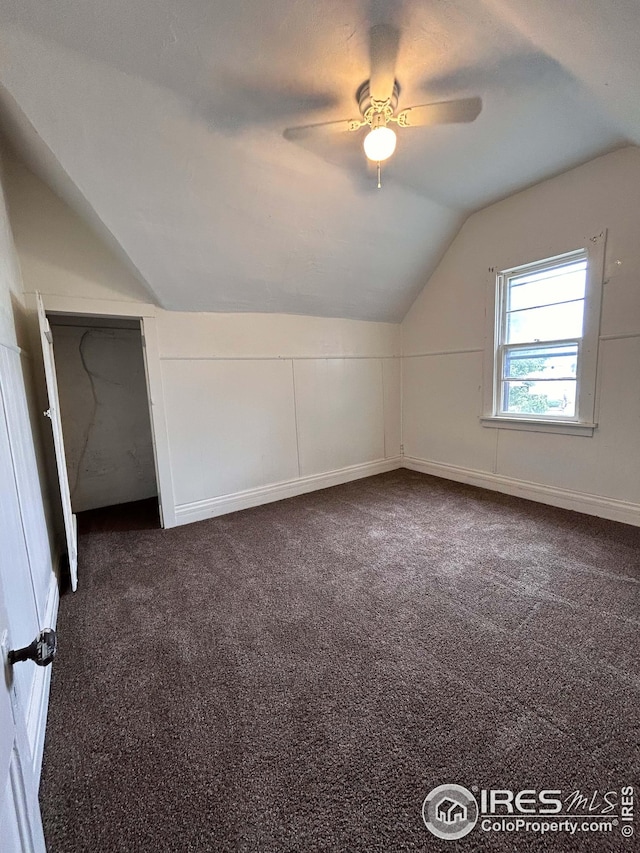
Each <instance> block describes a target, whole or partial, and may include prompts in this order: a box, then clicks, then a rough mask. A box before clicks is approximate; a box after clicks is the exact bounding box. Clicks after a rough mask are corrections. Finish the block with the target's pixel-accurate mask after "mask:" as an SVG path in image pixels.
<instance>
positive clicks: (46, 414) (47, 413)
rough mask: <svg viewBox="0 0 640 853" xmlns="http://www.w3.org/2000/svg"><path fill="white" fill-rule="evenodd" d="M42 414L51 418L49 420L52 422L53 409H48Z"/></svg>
mask: <svg viewBox="0 0 640 853" xmlns="http://www.w3.org/2000/svg"><path fill="white" fill-rule="evenodd" d="M42 414H43V415H44V416H45V418H49V420H51V409H47V411H46V412H43V413H42Z"/></svg>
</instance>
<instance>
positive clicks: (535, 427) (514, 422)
mask: <svg viewBox="0 0 640 853" xmlns="http://www.w3.org/2000/svg"><path fill="white" fill-rule="evenodd" d="M480 423H481V424H482V426H483V427H493V428H498V429H518V430H526V431H527V432H555V433H559V434H560V435H584V436H592V435H593V432H594V430H595V428H596V427H597V426H598V424H590V423H572V422H570V421H561V422H558V421H545V420H542V419H538V418H531V419H528V418H503V417H495V416H494V417H485V418H480Z"/></svg>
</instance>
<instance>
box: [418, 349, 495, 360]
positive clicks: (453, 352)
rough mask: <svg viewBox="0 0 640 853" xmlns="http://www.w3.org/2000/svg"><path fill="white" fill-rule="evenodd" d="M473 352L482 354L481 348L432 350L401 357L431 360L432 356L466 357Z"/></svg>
mask: <svg viewBox="0 0 640 853" xmlns="http://www.w3.org/2000/svg"><path fill="white" fill-rule="evenodd" d="M474 352H476V353H477V352H484V348H483V347H480V348H478V347H469V348H468V349H442V350H433V351H432V352H412V353H407V355H403V356H402V357H403V358H431V357H432V356H434V355H468V354H469V353H474Z"/></svg>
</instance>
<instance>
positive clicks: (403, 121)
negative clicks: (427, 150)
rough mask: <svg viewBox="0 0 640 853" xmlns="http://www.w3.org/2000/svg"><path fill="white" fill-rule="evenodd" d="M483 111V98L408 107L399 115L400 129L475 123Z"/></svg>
mask: <svg viewBox="0 0 640 853" xmlns="http://www.w3.org/2000/svg"><path fill="white" fill-rule="evenodd" d="M481 109H482V98H460V99H459V100H457V101H442V102H441V103H439V104H422V105H421V106H418V107H407V108H406V109H404V110H401V111H400V112H399V113H398V124H399V125H400V127H430V126H432V125H435V124H455V123H457V122H465V121H474V120H475V119H476V118H477V117H478V116H479V115H480V110H481Z"/></svg>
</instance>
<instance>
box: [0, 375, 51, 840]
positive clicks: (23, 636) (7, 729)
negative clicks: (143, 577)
mask: <svg viewBox="0 0 640 853" xmlns="http://www.w3.org/2000/svg"><path fill="white" fill-rule="evenodd" d="M0 537H1V539H2V547H1V548H0V668H2V670H3V672H1V673H0V850H2V853H44V849H45V844H44V836H43V834H42V822H41V818H40V808H39V805H38V781H37V779H36V772H37V771H36V770H35V768H34V763H33V756H32V754H31V750H30V747H29V741H28V735H27V714H26V707H27V703H28V701H29V697H30V695H31V692H32V685H33V669H34V668H35V664H33V663H31V662H30V661H28V662H26V663H20V664H17V665H15V666H13V667H11V666H10V665H9V664H8V663H7V657H8V652H9V649H10V648H11V647H13V648H15V647H16V645H22V644H23V643H25V642H29V641H30V640H31V639H33V637H34V635H35V634H36V633H37V632H38V628H39V625H38V615H37V610H36V604H35V598H34V594H33V586H32V582H31V572H30V567H29V560H28V556H27V550H26V547H25V540H24V531H23V527H22V518H21V513H20V503H19V499H18V492H17V488H16V481H15V474H14V468H13V458H12V455H11V447H10V443H9V433H8V429H7V423H6V417H5V407H4V395H3V387H2V382H1V377H0Z"/></svg>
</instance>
